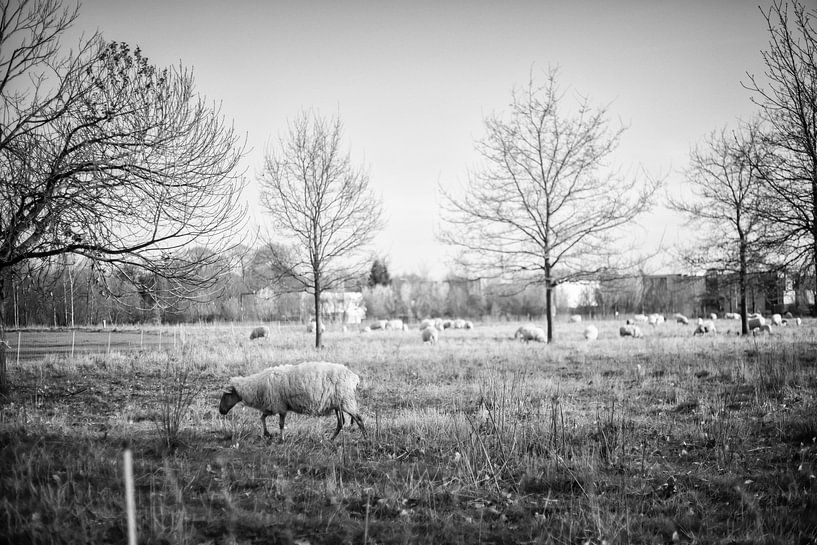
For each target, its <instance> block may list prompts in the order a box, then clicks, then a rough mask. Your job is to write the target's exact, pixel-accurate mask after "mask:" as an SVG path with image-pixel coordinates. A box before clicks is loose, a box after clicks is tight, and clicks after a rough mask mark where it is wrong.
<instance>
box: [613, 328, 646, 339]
mask: <svg viewBox="0 0 817 545" xmlns="http://www.w3.org/2000/svg"><path fill="white" fill-rule="evenodd" d="M618 334H619V336H620V337H633V338H635V339H638V338H640V337H643V336H644V334H643V333H641V328H640V327H638V326H637V325H632V324H628V325H623V326H621V327H620V328H619V329H618Z"/></svg>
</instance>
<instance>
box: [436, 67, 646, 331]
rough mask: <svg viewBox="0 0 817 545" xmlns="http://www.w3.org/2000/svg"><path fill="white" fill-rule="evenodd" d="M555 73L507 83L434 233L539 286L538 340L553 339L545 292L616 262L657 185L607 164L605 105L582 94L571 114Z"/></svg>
mask: <svg viewBox="0 0 817 545" xmlns="http://www.w3.org/2000/svg"><path fill="white" fill-rule="evenodd" d="M563 102H564V95H563V94H562V92H561V91H560V90H559V87H558V85H557V71H556V70H555V69H554V70H550V71H549V72H548V73H547V77H546V81H545V82H544V84H541V85H540V84H537V83H536V82H535V81H534V80H533V78H531V80H530V82H529V83H528V85H527V87H525V88H522V89H516V90H514V92H513V94H512V100H511V104H510V111H509V112H507V113H504V114H495V115H492V116H490V117H488V118H487V119H486V120H485V131H486V135H485V136H484V137H483V139H482V140H480V141H479V142H478V143H477V146H476V147H477V151H478V152H479V154H480V155H481V157H482V160H483V164H482V165H481V166H480V167H479V168H478V169H477V170H476V171H475V172H473V173H471V174H470V175H469V176H468V179H467V182H466V186H465V188H464V192H463V194H462V195H453V194H452V193H449V192H446V191H443V199H444V204H443V209H444V212H445V216H444V217H443V222H444V225H443V229H442V232H441V239H442V240H443V241H444V242H447V243H449V244H453V245H455V246H457V247H459V248H460V249H461V250H462V257H463V261H464V263H465V265H466V266H467V267H468V268H470V269H473V270H475V271H478V274H480V275H481V276H486V275H495V276H499V275H508V276H515V277H517V279H523V280H526V281H527V282H528V283H537V284H541V285H543V286H544V289H545V301H546V303H545V305H546V314H547V338H548V342H550V341H552V340H553V310H554V302H553V290H554V288H555V286H556V285H557V284H559V283H561V282H566V281H572V280H580V279H587V278H594V277H598V276H599V275H600V274H603V273H605V272H608V271H611V270H612V269H613V268H614V267H615V266H616V259H615V258H616V256H617V255H620V252H621V251H622V248H621V246H620V244H617V243H618V242H620V238H619V237H618V234H619V233H620V232H619V231H618V228H619V227H622V226H624V225H626V224H627V223H628V222H630V221H631V220H632V219H633V218H635V217H636V215H638V214H639V213H641V212H642V211H644V210H645V209H646V208H647V207H648V206H649V203H650V200H651V197H652V195H653V194H654V192H655V188H656V185H657V184H656V183H655V182H653V181H648V182H641V181H639V180H638V179H636V178H635V177H632V178H629V179H628V178H627V177H624V176H621V175H620V174H619V173H618V172H615V171H612V170H610V169H609V165H608V161H609V159H610V156H611V154H612V153H613V152H614V151H615V149H616V148H617V147H618V144H619V140H620V137H621V134H622V132H623V128H611V127H610V123H609V121H608V112H607V109H606V108H604V107H601V108H595V107H593V106H591V104H590V103H589V101H588V100H587V99H586V98H581V99H579V101H578V104H577V106H576V108H575V110H574V113H573V114H572V115H571V114H569V113H567V112H564V111H563V110H562V107H563V106H564V104H563Z"/></svg>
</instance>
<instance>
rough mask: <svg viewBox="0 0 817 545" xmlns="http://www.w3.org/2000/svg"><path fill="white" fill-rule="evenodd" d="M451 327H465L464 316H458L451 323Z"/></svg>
mask: <svg viewBox="0 0 817 545" xmlns="http://www.w3.org/2000/svg"><path fill="white" fill-rule="evenodd" d="M451 327H453V328H454V329H465V320H463V319H462V318H457V319H456V320H454V321H453V322H452V323H451Z"/></svg>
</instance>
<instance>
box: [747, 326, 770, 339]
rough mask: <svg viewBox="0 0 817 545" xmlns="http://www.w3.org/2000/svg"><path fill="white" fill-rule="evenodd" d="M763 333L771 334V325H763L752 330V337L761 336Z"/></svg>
mask: <svg viewBox="0 0 817 545" xmlns="http://www.w3.org/2000/svg"><path fill="white" fill-rule="evenodd" d="M764 333H768V334H769V335H771V334H772V324H763V325H762V326H760V327H755V328H753V329H752V335H754V336H755V337H757V336H758V335H763V334H764Z"/></svg>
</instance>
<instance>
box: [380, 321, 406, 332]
mask: <svg viewBox="0 0 817 545" xmlns="http://www.w3.org/2000/svg"><path fill="white" fill-rule="evenodd" d="M383 329H394V330H397V331H402V330H403V320H401V319H399V318H397V319H395V320H387V321H386V325H384V326H383Z"/></svg>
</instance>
